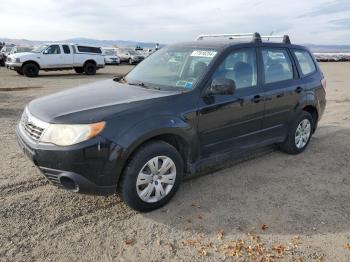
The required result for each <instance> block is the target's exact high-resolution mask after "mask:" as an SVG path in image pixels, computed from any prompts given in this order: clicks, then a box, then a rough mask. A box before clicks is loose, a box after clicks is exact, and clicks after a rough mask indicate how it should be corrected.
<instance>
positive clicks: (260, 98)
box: [252, 95, 263, 103]
mask: <svg viewBox="0 0 350 262" xmlns="http://www.w3.org/2000/svg"><path fill="white" fill-rule="evenodd" d="M261 100H263V97H262V96H259V95H256V96H254V97H253V98H252V102H254V103H259V102H260V101H261Z"/></svg>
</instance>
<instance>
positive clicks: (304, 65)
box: [293, 50, 316, 76]
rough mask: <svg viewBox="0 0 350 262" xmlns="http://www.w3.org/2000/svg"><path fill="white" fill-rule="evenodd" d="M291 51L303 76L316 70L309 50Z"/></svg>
mask: <svg viewBox="0 0 350 262" xmlns="http://www.w3.org/2000/svg"><path fill="white" fill-rule="evenodd" d="M293 53H294V55H295V57H296V60H297V63H298V64H299V67H300V70H301V72H302V74H303V75H304V76H305V75H310V74H312V73H314V72H316V66H315V63H314V60H313V59H312V57H311V55H310V53H309V52H307V51H304V50H293Z"/></svg>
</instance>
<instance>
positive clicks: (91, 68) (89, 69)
mask: <svg viewBox="0 0 350 262" xmlns="http://www.w3.org/2000/svg"><path fill="white" fill-rule="evenodd" d="M84 72H85V74H87V75H96V65H95V64H94V63H92V62H87V63H86V64H85V65H84Z"/></svg>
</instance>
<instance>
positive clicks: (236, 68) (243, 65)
mask: <svg viewBox="0 0 350 262" xmlns="http://www.w3.org/2000/svg"><path fill="white" fill-rule="evenodd" d="M213 78H227V79H231V80H233V81H235V84H236V88H237V89H239V88H244V87H252V86H256V83H257V70H256V52H255V49H254V48H249V49H241V50H237V51H234V52H232V53H231V54H229V55H228V56H227V57H226V58H225V60H224V61H223V63H222V64H221V65H220V66H219V67H218V69H217V70H216V72H215V73H214V76H213Z"/></svg>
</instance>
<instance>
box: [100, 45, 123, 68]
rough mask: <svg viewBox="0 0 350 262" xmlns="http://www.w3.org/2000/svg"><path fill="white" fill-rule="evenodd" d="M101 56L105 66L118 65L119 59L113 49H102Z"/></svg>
mask: <svg viewBox="0 0 350 262" xmlns="http://www.w3.org/2000/svg"><path fill="white" fill-rule="evenodd" d="M102 54H103V56H104V58H105V64H106V65H119V64H120V59H119V57H118V56H117V52H116V50H115V49H114V48H105V47H104V48H102Z"/></svg>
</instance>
